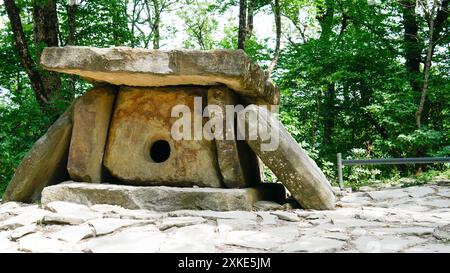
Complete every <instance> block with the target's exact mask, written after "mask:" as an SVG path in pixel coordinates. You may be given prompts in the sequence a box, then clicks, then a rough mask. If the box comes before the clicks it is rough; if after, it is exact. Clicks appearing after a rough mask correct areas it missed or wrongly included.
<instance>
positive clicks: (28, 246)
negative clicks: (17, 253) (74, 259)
mask: <svg viewBox="0 0 450 273" xmlns="http://www.w3.org/2000/svg"><path fill="white" fill-rule="evenodd" d="M19 250H21V251H25V252H34V253H56V252H81V251H80V250H77V249H76V248H75V247H73V246H72V245H71V244H69V243H66V242H63V241H61V240H57V239H50V238H47V237H45V236H44V235H43V234H42V233H40V232H37V233H33V234H30V235H27V236H25V237H23V238H22V239H20V240H19Z"/></svg>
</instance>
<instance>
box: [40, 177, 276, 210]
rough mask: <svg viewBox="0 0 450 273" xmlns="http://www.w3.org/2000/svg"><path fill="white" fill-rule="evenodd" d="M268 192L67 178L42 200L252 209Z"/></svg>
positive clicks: (155, 207)
mask: <svg viewBox="0 0 450 273" xmlns="http://www.w3.org/2000/svg"><path fill="white" fill-rule="evenodd" d="M269 192H273V190H270V189H268V187H259V188H245V189H222V188H220V189H218V188H180V187H166V186H125V185H112V184H91V183H77V182H65V183H62V184H58V185H55V186H49V187H46V188H45V189H44V190H43V192H42V199H41V202H42V205H44V206H45V205H46V204H48V203H50V202H53V201H64V202H71V203H78V204H84V205H87V206H92V205H96V204H110V205H118V206H121V207H124V208H127V209H148V210H153V211H175V210H186V209H188V210H215V211H232V210H244V211H250V210H252V208H253V204H254V203H255V202H257V201H260V200H262V199H263V198H264V197H267V196H269V195H268V193H269Z"/></svg>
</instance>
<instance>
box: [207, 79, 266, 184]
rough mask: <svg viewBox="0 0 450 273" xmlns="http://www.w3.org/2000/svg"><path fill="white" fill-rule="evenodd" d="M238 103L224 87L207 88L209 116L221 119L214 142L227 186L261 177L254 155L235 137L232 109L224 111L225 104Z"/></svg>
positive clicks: (245, 144) (251, 181) (226, 105)
mask: <svg viewBox="0 0 450 273" xmlns="http://www.w3.org/2000/svg"><path fill="white" fill-rule="evenodd" d="M237 104H238V101H237V98H236V95H235V94H234V92H233V91H232V90H229V89H228V88H226V87H211V88H210V89H209V90H208V106H209V107H210V109H209V111H208V114H209V118H210V119H214V120H222V121H223V123H222V128H220V129H222V130H220V129H216V130H215V135H216V138H215V142H216V147H217V159H218V162H219V167H220V172H221V174H222V177H223V182H224V184H225V186H227V187H228V188H244V187H247V186H249V185H250V184H256V183H259V182H260V179H261V176H260V173H259V163H258V159H257V157H256V155H255V154H254V152H253V151H252V150H251V149H250V147H248V145H247V143H245V141H243V140H237V135H236V130H235V114H234V111H233V113H232V114H227V107H228V108H230V106H234V105H237ZM228 111H230V110H228ZM217 136H218V137H217Z"/></svg>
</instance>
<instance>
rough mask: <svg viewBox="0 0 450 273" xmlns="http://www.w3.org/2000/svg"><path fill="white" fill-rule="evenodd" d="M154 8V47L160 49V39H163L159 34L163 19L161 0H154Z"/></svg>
mask: <svg viewBox="0 0 450 273" xmlns="http://www.w3.org/2000/svg"><path fill="white" fill-rule="evenodd" d="M153 8H154V11H155V13H154V14H155V22H154V23H153V49H159V41H160V40H161V37H160V34H159V27H160V21H161V10H160V5H159V0H153Z"/></svg>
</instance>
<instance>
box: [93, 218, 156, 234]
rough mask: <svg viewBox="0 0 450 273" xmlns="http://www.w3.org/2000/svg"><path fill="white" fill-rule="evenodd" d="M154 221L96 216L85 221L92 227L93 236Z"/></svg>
mask: <svg viewBox="0 0 450 273" xmlns="http://www.w3.org/2000/svg"><path fill="white" fill-rule="evenodd" d="M153 222H154V221H149V220H146V221H142V220H131V219H117V218H97V219H92V220H89V221H88V222H87V223H88V224H89V225H90V226H91V227H92V228H93V229H94V231H95V236H101V235H105V234H109V233H113V232H114V231H116V230H118V229H121V228H124V227H130V226H136V225H146V224H151V223H153Z"/></svg>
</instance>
